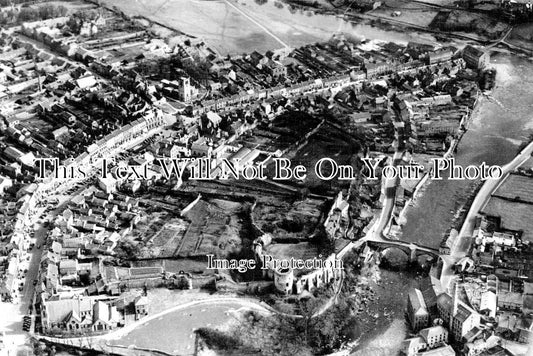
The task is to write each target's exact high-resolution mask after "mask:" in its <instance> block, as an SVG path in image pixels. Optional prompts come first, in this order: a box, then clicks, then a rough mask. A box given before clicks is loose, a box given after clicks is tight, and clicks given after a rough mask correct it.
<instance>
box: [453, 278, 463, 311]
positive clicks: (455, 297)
mask: <svg viewBox="0 0 533 356" xmlns="http://www.w3.org/2000/svg"><path fill="white" fill-rule="evenodd" d="M460 287H461V285H460V284H459V283H458V282H456V283H455V285H454V290H453V299H452V302H453V308H452V317H453V316H455V314H457V309H458V307H459V288H460Z"/></svg>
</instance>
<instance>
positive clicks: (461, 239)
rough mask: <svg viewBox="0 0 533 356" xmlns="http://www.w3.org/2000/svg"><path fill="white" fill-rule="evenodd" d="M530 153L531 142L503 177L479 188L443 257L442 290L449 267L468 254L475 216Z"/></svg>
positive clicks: (531, 149) (503, 167)
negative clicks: (448, 251)
mask: <svg viewBox="0 0 533 356" xmlns="http://www.w3.org/2000/svg"><path fill="white" fill-rule="evenodd" d="M532 153H533V142H530V143H529V145H527V146H526V147H525V148H524V149H523V150H522V151H521V152H520V153H519V154H518V155H517V156H516V157H515V158H514V159H513V160H512V161H511V162H509V163H507V164H506V165H504V166H502V170H503V176H502V178H501V179H488V180H486V181H485V183H483V185H482V186H481V189H480V190H479V192H478V193H477V195H476V197H475V198H474V201H473V202H472V205H471V206H470V210H469V211H468V214H467V215H466V218H465V221H464V223H463V226H462V227H461V231H459V235H458V237H457V242H456V243H455V245H454V246H453V247H452V251H451V253H450V255H449V256H444V257H443V261H444V266H443V270H442V275H441V283H442V287H443V288H444V289H446V288H447V286H448V284H449V283H450V280H451V278H452V276H453V271H452V270H451V267H452V266H453V265H454V264H455V263H456V262H457V261H459V259H461V258H462V257H465V256H466V254H467V253H468V250H469V248H470V242H471V237H472V234H473V232H474V227H475V223H476V216H477V215H478V213H479V212H480V211H481V210H482V209H483V208H484V207H485V205H486V204H487V203H488V201H489V199H490V197H491V195H492V193H493V192H494V191H495V190H496V189H497V188H498V187H499V186H500V185H501V184H502V183H503V182H504V181H505V179H506V178H507V177H508V176H509V174H510V173H511V172H512V171H514V170H515V169H517V168H518V167H520V166H521V165H522V164H523V163H524V162H526V161H527V160H528V159H529V158H530V157H531V155H532Z"/></svg>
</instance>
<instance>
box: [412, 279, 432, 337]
mask: <svg viewBox="0 0 533 356" xmlns="http://www.w3.org/2000/svg"><path fill="white" fill-rule="evenodd" d="M407 319H408V320H409V323H410V324H411V327H412V328H413V330H414V331H418V330H420V329H422V328H425V327H426V326H427V325H428V322H429V312H428V310H427V307H426V303H425V302H424V296H423V295H422V292H421V291H420V290H419V289H416V288H414V289H411V290H410V291H409V295H408V297H407Z"/></svg>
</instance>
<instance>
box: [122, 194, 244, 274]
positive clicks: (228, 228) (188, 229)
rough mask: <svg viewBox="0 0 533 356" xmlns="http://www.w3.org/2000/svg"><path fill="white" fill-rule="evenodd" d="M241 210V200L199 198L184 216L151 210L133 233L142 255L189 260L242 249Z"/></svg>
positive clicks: (143, 256) (145, 256)
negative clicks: (235, 201) (239, 215)
mask: <svg viewBox="0 0 533 356" xmlns="http://www.w3.org/2000/svg"><path fill="white" fill-rule="evenodd" d="M240 210H241V205H240V204H239V203H234V202H230V201H224V200H212V201H210V202H207V201H205V200H200V201H199V202H198V203H197V204H196V205H195V206H194V207H193V208H192V209H191V210H190V211H189V212H187V213H186V214H185V216H183V217H182V218H181V217H180V218H179V217H175V216H173V215H172V214H168V213H160V212H158V213H152V214H150V215H148V217H147V218H146V219H145V220H143V221H141V223H140V224H139V225H138V226H137V229H135V230H134V232H133V235H132V237H133V239H135V240H137V241H139V244H140V245H139V246H140V256H139V257H140V258H143V259H146V258H177V257H179V258H184V259H187V258H190V257H204V256H205V255H206V254H211V253H214V254H217V255H223V256H224V255H227V254H229V253H232V252H236V251H239V250H240V248H241V239H240V233H241V229H242V224H241V222H240V220H239V218H238V216H237V215H238V213H239V212H240ZM181 265H182V266H183V265H187V263H184V264H181ZM193 265H194V264H193ZM196 267H197V266H196V265H195V268H196Z"/></svg>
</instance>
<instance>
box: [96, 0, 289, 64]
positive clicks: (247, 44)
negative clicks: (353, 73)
mask: <svg viewBox="0 0 533 356" xmlns="http://www.w3.org/2000/svg"><path fill="white" fill-rule="evenodd" d="M103 3H105V4H106V5H109V6H116V7H117V8H119V9H120V10H122V11H123V12H125V13H126V14H127V15H130V16H145V17H147V18H148V19H150V20H153V21H156V22H159V23H161V24H164V25H167V26H169V27H172V28H174V29H175V30H178V31H181V32H184V33H186V34H188V35H191V36H194V37H199V38H202V39H204V40H205V41H206V42H207V43H208V44H209V45H210V46H212V47H213V48H215V49H216V50H218V52H219V53H220V54H222V55H225V54H228V53H242V52H244V50H243V48H249V49H251V50H253V49H255V48H257V49H258V50H260V51H263V52H265V51H266V50H268V49H273V48H280V47H283V46H282V45H280V44H279V43H278V42H277V41H276V40H275V39H273V38H272V37H271V36H269V35H268V34H267V33H265V32H264V31H263V30H262V29H261V28H260V27H258V26H257V25H255V24H253V23H252V22H250V21H249V20H248V19H247V18H246V17H244V16H243V15H242V14H241V13H239V12H238V11H237V10H235V9H234V8H232V7H231V6H230V5H228V4H227V3H226V2H224V1H196V0H179V1H167V0H150V1H148V0H137V1H131V0H104V1H103Z"/></svg>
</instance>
